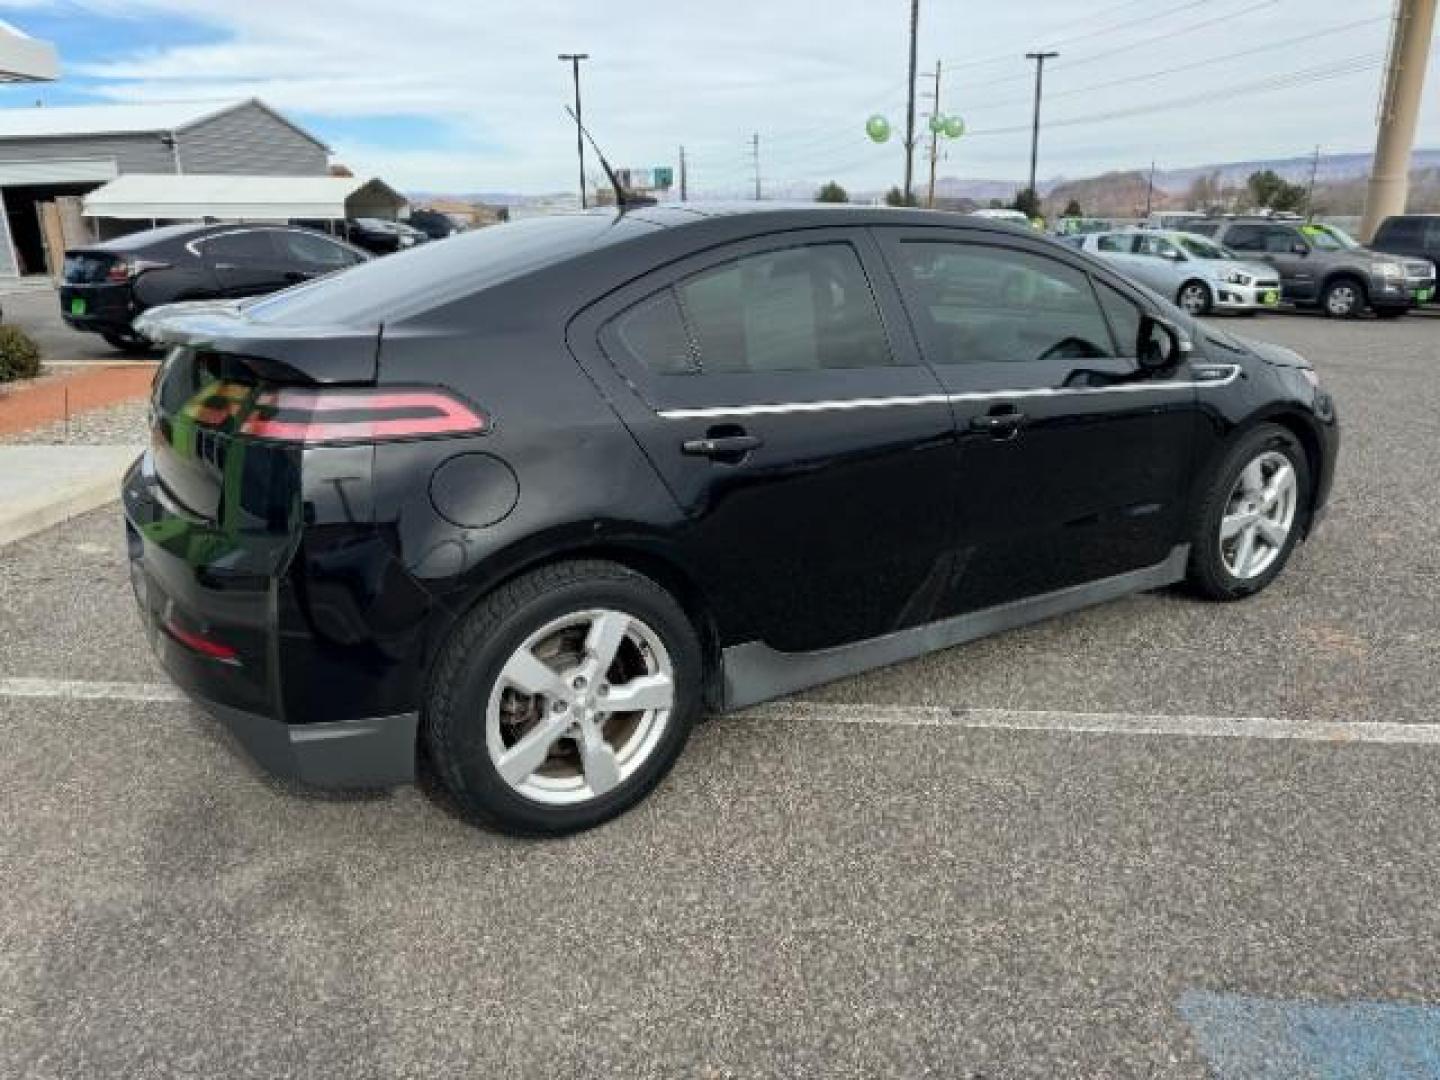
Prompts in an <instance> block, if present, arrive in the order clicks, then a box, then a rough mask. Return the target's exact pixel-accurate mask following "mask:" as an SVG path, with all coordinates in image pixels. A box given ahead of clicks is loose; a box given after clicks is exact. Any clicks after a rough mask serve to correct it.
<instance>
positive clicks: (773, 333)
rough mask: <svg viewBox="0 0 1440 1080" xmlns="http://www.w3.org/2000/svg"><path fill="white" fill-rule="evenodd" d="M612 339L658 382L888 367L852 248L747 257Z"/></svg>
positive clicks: (660, 297)
mask: <svg viewBox="0 0 1440 1080" xmlns="http://www.w3.org/2000/svg"><path fill="white" fill-rule="evenodd" d="M608 333H609V335H610V336H611V338H612V340H613V341H614V342H615V343H616V344H619V345H620V346H621V347H622V348H623V349H624V350H625V352H627V353H629V354H630V355H631V356H633V357H635V359H637V360H638V361H639V362H640V363H641V364H643V365H644V366H645V367H646V368H647V369H648V370H649V371H651V372H653V373H655V374H657V375H698V374H731V375H733V374H747V373H748V374H756V373H768V372H796V371H819V370H824V369H840V368H867V367H888V366H890V365H892V364H894V363H895V359H894V357H893V356H892V355H891V352H890V346H889V343H888V340H887V339H886V336H885V327H884V324H883V323H882V322H881V319H880V310H879V307H878V306H877V304H876V301H875V296H874V294H873V293H872V292H871V290H870V282H869V279H868V278H866V276H865V271H864V269H863V267H862V266H861V264H860V257H859V256H858V255H857V254H856V252H855V249H854V248H853V247H851V246H850V245H849V244H845V243H827V244H811V245H807V246H803V247H795V248H787V249H785V250H783V251H770V252H764V253H762V254H757V255H746V256H743V257H741V258H738V259H735V260H733V261H731V262H727V263H724V264H723V265H721V266H717V267H715V268H713V269H710V270H705V271H702V272H701V273H699V274H696V275H694V276H693V277H689V278H686V279H685V280H683V281H681V282H678V283H677V284H676V285H675V286H674V287H673V288H669V289H666V290H664V291H663V292H660V293H656V294H655V295H654V296H651V297H649V298H648V299H646V300H643V301H641V302H640V303H639V304H637V305H635V306H634V307H632V308H630V309H629V310H628V311H626V312H625V313H624V314H622V315H620V316H619V317H618V318H617V319H616V320H615V321H614V322H613V323H612V324H611V327H610V330H609V331H608Z"/></svg>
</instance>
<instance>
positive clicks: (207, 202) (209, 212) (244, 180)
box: [82, 173, 406, 221]
mask: <svg viewBox="0 0 1440 1080" xmlns="http://www.w3.org/2000/svg"><path fill="white" fill-rule="evenodd" d="M405 205H406V202H405V197H404V196H403V195H401V194H399V193H398V192H396V191H395V190H394V189H393V188H391V187H390V186H389V185H388V184H386V183H384V182H383V181H381V180H361V179H359V178H357V177H350V176H208V175H199V174H191V175H181V176H172V175H166V174H151V173H126V174H124V175H122V176H118V177H116V178H115V179H114V180H112V181H110V183H108V184H106V185H105V186H104V187H102V188H98V189H96V190H95V191H92V192H91V193H90V194H89V195H87V196H85V202H84V209H83V210H82V213H83V214H84V215H85V216H86V217H104V218H129V219H132V220H134V219H139V220H142V221H149V220H151V219H155V220H161V219H165V220H180V221H189V220H202V219H204V218H216V219H217V220H220V221H289V220H292V219H301V220H316V221H325V220H339V219H342V218H346V217H386V218H393V217H395V216H396V215H397V214H399V213H400V211H402V210H403V209H404V208H405Z"/></svg>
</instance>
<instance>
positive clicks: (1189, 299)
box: [1175, 281, 1214, 315]
mask: <svg viewBox="0 0 1440 1080" xmlns="http://www.w3.org/2000/svg"><path fill="white" fill-rule="evenodd" d="M1175 303H1176V304H1178V305H1179V306H1180V307H1181V308H1183V309H1184V310H1185V312H1186V313H1187V314H1189V315H1207V314H1209V312H1210V307H1211V305H1212V304H1213V303H1214V299H1213V298H1212V297H1211V295H1210V287H1209V286H1208V285H1206V284H1205V283H1204V282H1203V281H1187V282H1186V283H1185V284H1184V285H1181V286H1180V291H1179V292H1178V293H1176V294H1175Z"/></svg>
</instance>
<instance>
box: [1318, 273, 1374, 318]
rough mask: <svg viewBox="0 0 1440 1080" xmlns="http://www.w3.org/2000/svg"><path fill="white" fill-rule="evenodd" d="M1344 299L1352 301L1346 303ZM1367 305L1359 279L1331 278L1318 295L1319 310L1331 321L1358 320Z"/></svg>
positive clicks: (1367, 300)
mask: <svg viewBox="0 0 1440 1080" xmlns="http://www.w3.org/2000/svg"><path fill="white" fill-rule="evenodd" d="M1346 297H1351V298H1353V299H1350V300H1349V301H1348V302H1346V300H1345V298H1346ZM1368 303H1369V299H1368V297H1367V296H1366V293H1365V285H1364V283H1363V282H1361V281H1360V279H1359V278H1353V277H1345V276H1341V277H1337V278H1332V279H1331V280H1330V281H1328V282H1326V283H1325V288H1324V289H1323V290H1321V293H1320V310H1321V311H1323V312H1325V314H1326V315H1328V316H1329V317H1330V318H1332V319H1358V318H1359V317H1360V316H1361V315H1363V314H1364V313H1365V308H1366V305H1367V304H1368Z"/></svg>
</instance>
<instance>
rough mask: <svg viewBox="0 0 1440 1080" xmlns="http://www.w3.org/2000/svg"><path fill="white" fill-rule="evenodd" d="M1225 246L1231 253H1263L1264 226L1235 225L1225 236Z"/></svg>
mask: <svg viewBox="0 0 1440 1080" xmlns="http://www.w3.org/2000/svg"><path fill="white" fill-rule="evenodd" d="M1225 246H1226V247H1228V248H1230V249H1231V250H1232V251H1264V250H1265V226H1263V225H1236V226H1234V227H1233V228H1232V229H1231V230H1230V231H1229V232H1227V233H1226V234H1225Z"/></svg>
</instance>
